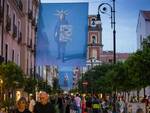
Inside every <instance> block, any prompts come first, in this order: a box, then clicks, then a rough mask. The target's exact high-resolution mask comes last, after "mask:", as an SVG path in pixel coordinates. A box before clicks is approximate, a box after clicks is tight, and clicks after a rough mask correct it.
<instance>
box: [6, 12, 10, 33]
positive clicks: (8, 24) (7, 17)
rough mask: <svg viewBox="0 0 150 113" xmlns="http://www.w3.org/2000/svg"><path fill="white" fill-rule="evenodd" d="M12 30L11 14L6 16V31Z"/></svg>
mask: <svg viewBox="0 0 150 113" xmlns="http://www.w3.org/2000/svg"><path fill="white" fill-rule="evenodd" d="M10 30H11V18H10V16H8V15H7V16H6V31H7V32H9V31H10Z"/></svg>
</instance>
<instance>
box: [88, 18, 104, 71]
mask: <svg viewBox="0 0 150 113" xmlns="http://www.w3.org/2000/svg"><path fill="white" fill-rule="evenodd" d="M102 51H103V45H102V26H101V21H97V16H95V15H90V16H89V17H88V40H87V66H88V68H89V67H93V66H94V65H99V64H100V63H101V59H100V56H101V55H102Z"/></svg>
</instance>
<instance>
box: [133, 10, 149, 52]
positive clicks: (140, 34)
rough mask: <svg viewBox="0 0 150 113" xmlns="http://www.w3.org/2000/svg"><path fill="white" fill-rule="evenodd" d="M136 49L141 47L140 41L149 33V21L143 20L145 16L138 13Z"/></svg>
mask: <svg viewBox="0 0 150 113" xmlns="http://www.w3.org/2000/svg"><path fill="white" fill-rule="evenodd" d="M136 32H137V49H141V48H142V47H141V42H142V41H143V38H146V37H147V36H149V35H150V21H145V18H144V17H143V15H142V14H141V13H140V14H139V18H138V24H137V30H136Z"/></svg>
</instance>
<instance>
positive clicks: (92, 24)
mask: <svg viewBox="0 0 150 113" xmlns="http://www.w3.org/2000/svg"><path fill="white" fill-rule="evenodd" d="M95 22H96V20H95V18H92V20H91V26H92V27H96V23H95Z"/></svg>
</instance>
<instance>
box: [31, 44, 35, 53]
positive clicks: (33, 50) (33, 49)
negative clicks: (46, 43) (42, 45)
mask: <svg viewBox="0 0 150 113" xmlns="http://www.w3.org/2000/svg"><path fill="white" fill-rule="evenodd" d="M35 48H36V45H35V44H34V47H33V48H32V50H31V52H32V53H34V52H35Z"/></svg>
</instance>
